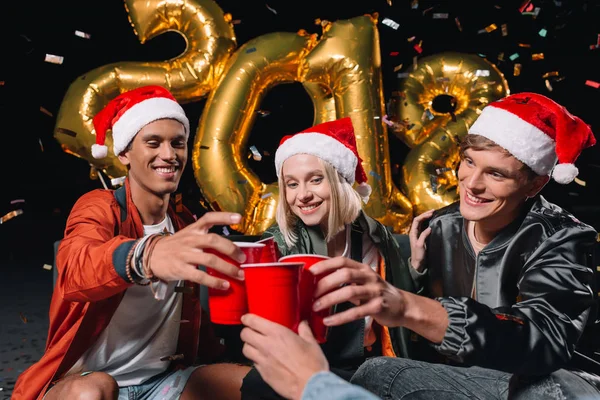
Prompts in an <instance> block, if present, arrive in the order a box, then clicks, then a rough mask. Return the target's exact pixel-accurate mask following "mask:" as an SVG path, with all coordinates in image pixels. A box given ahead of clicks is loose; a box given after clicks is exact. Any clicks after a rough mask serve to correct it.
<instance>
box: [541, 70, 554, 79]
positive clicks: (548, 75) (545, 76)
mask: <svg viewBox="0 0 600 400" xmlns="http://www.w3.org/2000/svg"><path fill="white" fill-rule="evenodd" d="M551 76H558V71H551V72H546V73H545V74H544V75H542V79H547V78H550V77H551Z"/></svg>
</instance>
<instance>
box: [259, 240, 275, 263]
mask: <svg viewBox="0 0 600 400" xmlns="http://www.w3.org/2000/svg"><path fill="white" fill-rule="evenodd" d="M256 243H262V244H264V245H265V247H264V249H263V253H262V256H261V258H260V262H261V263H270V262H277V260H278V259H279V248H278V247H277V243H275V239H274V238H273V236H271V237H268V238H265V239H262V240H259V241H258V242H256Z"/></svg>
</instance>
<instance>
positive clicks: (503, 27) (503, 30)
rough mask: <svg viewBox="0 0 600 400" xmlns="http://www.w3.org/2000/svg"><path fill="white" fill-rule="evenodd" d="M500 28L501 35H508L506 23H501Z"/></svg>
mask: <svg viewBox="0 0 600 400" xmlns="http://www.w3.org/2000/svg"><path fill="white" fill-rule="evenodd" d="M501 28H502V36H508V26H507V25H506V24H502V25H501Z"/></svg>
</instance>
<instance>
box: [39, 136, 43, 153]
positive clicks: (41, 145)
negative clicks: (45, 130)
mask: <svg viewBox="0 0 600 400" xmlns="http://www.w3.org/2000/svg"><path fill="white" fill-rule="evenodd" d="M38 143H39V145H40V150H41V151H42V153H43V152H44V144H43V143H42V139H40V138H38Z"/></svg>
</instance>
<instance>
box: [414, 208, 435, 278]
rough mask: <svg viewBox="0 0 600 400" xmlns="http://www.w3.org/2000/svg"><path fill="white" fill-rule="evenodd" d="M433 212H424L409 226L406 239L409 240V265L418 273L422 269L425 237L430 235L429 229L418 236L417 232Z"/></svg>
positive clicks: (425, 249)
mask: <svg viewBox="0 0 600 400" xmlns="http://www.w3.org/2000/svg"><path fill="white" fill-rule="evenodd" d="M434 211H435V210H429V211H425V212H424V213H422V214H421V215H419V216H417V217H415V219H413V222H412V224H411V226H410V232H409V233H408V239H409V240H410V265H411V267H413V268H414V269H415V270H417V271H419V272H420V271H421V270H422V269H423V264H424V260H425V252H426V251H427V248H426V247H425V239H427V236H429V234H430V233H431V228H429V227H427V228H426V229H424V230H423V232H421V234H420V235H419V231H420V230H421V224H422V223H423V220H426V219H428V218H431V216H432V215H433V212H434Z"/></svg>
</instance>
